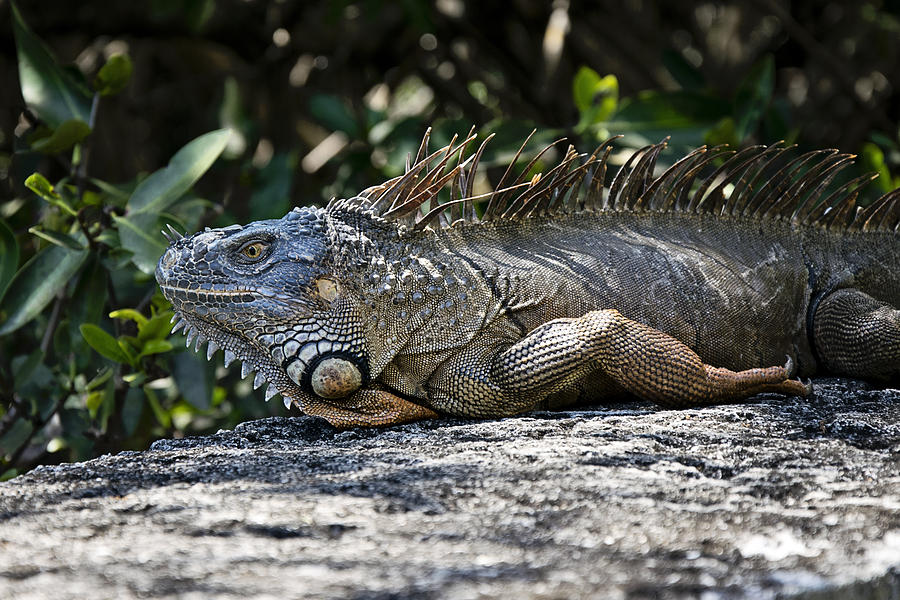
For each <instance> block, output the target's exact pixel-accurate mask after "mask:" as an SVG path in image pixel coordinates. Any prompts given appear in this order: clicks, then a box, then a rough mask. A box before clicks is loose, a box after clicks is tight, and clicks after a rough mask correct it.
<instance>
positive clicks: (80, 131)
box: [31, 119, 91, 154]
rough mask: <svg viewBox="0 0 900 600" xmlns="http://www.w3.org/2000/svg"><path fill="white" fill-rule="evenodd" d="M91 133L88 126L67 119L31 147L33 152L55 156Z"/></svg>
mask: <svg viewBox="0 0 900 600" xmlns="http://www.w3.org/2000/svg"><path fill="white" fill-rule="evenodd" d="M90 133H91V128H90V126H89V125H88V124H87V123H85V122H84V121H82V120H80V119H69V120H68V121H63V122H62V123H60V124H59V127H57V128H56V129H54V130H53V133H52V134H50V136H49V137H45V138H41V139H39V140H37V141H36V142H34V143H33V144H32V145H31V148H32V149H33V150H37V151H38V152H42V153H44V154H56V153H59V152H65V151H67V150H69V149H70V148H71V147H72V146H74V145H75V144H77V143H79V142H81V141H82V140H83V139H84V138H86V137H87V136H89V135H90Z"/></svg>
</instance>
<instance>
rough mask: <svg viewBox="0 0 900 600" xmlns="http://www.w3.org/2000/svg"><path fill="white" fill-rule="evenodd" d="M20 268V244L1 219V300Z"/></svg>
mask: <svg viewBox="0 0 900 600" xmlns="http://www.w3.org/2000/svg"><path fill="white" fill-rule="evenodd" d="M18 266H19V243H18V242H17V241H16V236H15V235H13V232H12V230H11V229H10V228H9V225H7V224H6V221H4V220H3V219H0V300H2V299H3V293H4V292H5V291H6V287H7V286H8V285H9V282H10V281H12V278H13V276H14V275H15V274H16V268H17V267H18Z"/></svg>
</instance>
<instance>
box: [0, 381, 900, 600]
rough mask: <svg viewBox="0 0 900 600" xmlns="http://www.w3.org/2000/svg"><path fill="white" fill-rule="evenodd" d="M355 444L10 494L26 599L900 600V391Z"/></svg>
mask: <svg viewBox="0 0 900 600" xmlns="http://www.w3.org/2000/svg"><path fill="white" fill-rule="evenodd" d="M817 390H818V392H817V394H816V396H815V397H814V398H812V399H808V400H799V401H798V400H786V399H784V398H781V397H777V396H765V397H763V399H762V400H761V401H760V402H758V403H755V404H745V405H733V406H723V407H716V408H709V409H703V410H684V411H657V410H655V409H652V408H651V407H649V406H647V405H642V404H622V405H615V406H612V407H605V408H603V409H598V410H586V411H573V412H563V413H536V414H530V415H527V416H523V417H520V418H512V419H504V420H497V421H481V422H475V421H460V420H441V421H435V422H429V423H422V424H415V425H408V426H402V427H396V428H392V429H384V430H358V431H348V432H343V433H340V432H337V431H335V430H333V429H332V428H331V427H329V426H328V425H326V424H323V423H322V422H320V421H318V420H316V419H312V418H307V417H298V418H273V419H264V420H262V421H254V422H249V423H244V424H242V425H240V426H238V427H237V428H235V430H234V431H233V432H232V431H221V432H219V433H217V434H216V435H212V436H207V437H196V438H189V439H183V440H162V441H159V442H156V443H155V444H154V445H153V447H152V448H151V449H150V450H149V451H147V452H123V453H120V454H117V455H115V456H103V457H100V458H98V459H96V460H92V461H88V462H85V463H80V464H67V465H60V466H56V467H43V468H39V469H35V470H34V471H32V472H31V473H28V474H26V475H24V476H21V477H18V478H16V479H13V480H11V481H9V482H6V483H4V484H0V596H3V597H10V598H12V597H14V598H111V597H116V598H132V597H134V598H136V597H152V598H163V597H176V596H177V597H183V598H207V597H213V596H214V597H221V598H251V597H252V598H291V597H310V598H356V599H362V598H413V597H415V598H439V597H440V598H479V597H484V598H494V597H504V598H580V597H600V598H613V599H615V598H661V599H669V598H704V599H710V600H711V599H716V598H723V599H726V598H727V599H732V598H735V599H736V598H754V599H755V598H787V597H799V598H808V599H812V598H816V599H825V598H892V599H897V598H900V392H898V391H897V390H886V391H872V390H870V389H868V388H866V387H865V386H863V385H861V384H857V383H853V382H848V381H846V380H822V381H820V382H818V387H817Z"/></svg>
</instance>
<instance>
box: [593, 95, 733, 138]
mask: <svg viewBox="0 0 900 600" xmlns="http://www.w3.org/2000/svg"><path fill="white" fill-rule="evenodd" d="M729 109H730V104H729V103H728V102H726V101H723V100H719V99H718V98H713V97H711V96H708V95H704V94H698V93H696V92H685V91H678V92H659V91H655V90H648V91H644V92H640V93H638V94H637V95H636V96H635V97H633V98H627V99H623V100H622V102H621V104H620V105H619V108H618V110H617V111H616V113H615V114H614V115H612V116H611V117H610V119H609V120H608V121H607V122H606V125H607V127H608V128H609V129H610V130H611V131H623V132H629V131H647V130H652V131H657V130H670V129H682V128H695V127H707V126H710V125H712V124H714V123H717V122H718V121H719V120H720V119H721V118H722V117H725V116H728V114H729V113H730V110H729ZM654 141H655V140H654Z"/></svg>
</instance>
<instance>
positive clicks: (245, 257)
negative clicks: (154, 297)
mask: <svg viewBox="0 0 900 600" xmlns="http://www.w3.org/2000/svg"><path fill="white" fill-rule="evenodd" d="M324 220H325V217H324V215H323V211H322V210H320V209H315V208H303V209H294V210H293V211H291V212H290V213H288V214H287V215H285V216H284V217H283V218H281V219H275V220H268V221H257V222H255V223H251V224H249V225H246V226H240V225H233V226H231V227H225V228H222V229H209V228H207V229H206V230H205V231H202V232H199V233H196V234H194V235H192V236H189V237H182V236H180V235H178V234H174V235H173V236H172V237H171V242H170V244H169V247H168V248H167V250H166V252H165V253H164V254H163V256H162V258H160V260H159V263H158V265H157V267H156V280H157V282H158V283H159V286H160V289H161V290H162V292H163V294H164V295H165V297H166V298H167V299H168V300H169V301H170V302H171V303H172V306H173V308H174V310H175V314H176V318H179V319H181V320H180V321H179V322H178V324H177V325H176V327H175V329H176V330H177V329H178V328H179V327H184V328H185V331H186V333H187V336H188V341H187V344H188V346H190V344H191V342H193V341H194V339H195V338H196V339H197V347H199V346H200V344H201V343H203V341H205V340H208V341H209V346H208V348H207V357H208V358H212V356H213V354H214V353H215V351H216V350H217V349H219V348H222V349H223V350H224V352H225V364H226V366H227V365H228V364H229V363H230V362H231V361H233V360H235V359H239V360H241V361H242V362H243V368H242V376H244V377H246V376H247V375H248V374H249V373H251V372H253V371H255V372H256V376H255V379H254V387H255V388H256V387H259V386H260V385H262V384H263V383H265V382H268V383H269V384H270V385H269V388H268V389H267V391H266V398H267V399H268V398H271V396H272V395H274V394H275V393H277V392H280V393H281V394H282V395H283V396H284V397H285V405H286V406H287V405H289V404H290V399H294V400H297V401H298V403H302V401H303V399H304V398H308V397H309V396H310V395H313V396H318V397H321V398H326V399H330V398H340V397H343V396H346V395H347V394H349V393H351V392H353V391H355V390H356V389H358V388H359V387H360V386H362V385H364V384H365V383H366V379H367V376H368V374H367V364H368V363H367V360H366V347H365V343H364V341H363V335H362V331H361V329H360V326H359V322H360V320H359V318H358V315H357V314H356V313H355V309H354V303H353V302H352V300H351V299H350V298H349V295H348V294H346V293H344V286H343V285H342V283H341V282H340V281H338V280H337V279H336V278H335V277H334V276H333V275H331V274H330V273H329V270H328V268H327V265H328V264H329V260H330V256H331V252H330V250H329V243H328V237H327V234H326V227H325V223H324Z"/></svg>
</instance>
